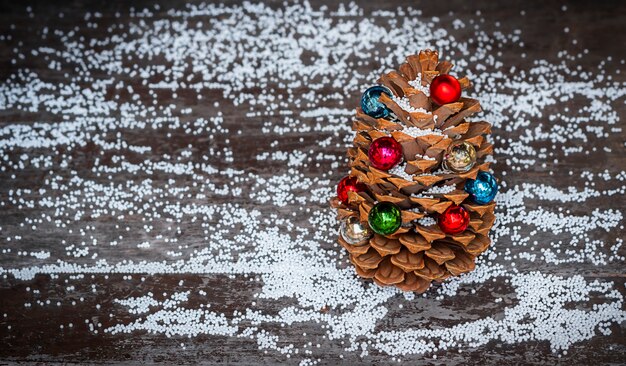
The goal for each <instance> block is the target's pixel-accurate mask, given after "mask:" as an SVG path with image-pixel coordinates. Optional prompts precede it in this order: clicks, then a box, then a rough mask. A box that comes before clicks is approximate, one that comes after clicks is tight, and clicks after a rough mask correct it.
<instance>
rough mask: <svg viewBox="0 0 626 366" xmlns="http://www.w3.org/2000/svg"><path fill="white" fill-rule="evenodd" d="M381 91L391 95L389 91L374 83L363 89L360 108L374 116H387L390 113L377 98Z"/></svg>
mask: <svg viewBox="0 0 626 366" xmlns="http://www.w3.org/2000/svg"><path fill="white" fill-rule="evenodd" d="M382 93H385V94H387V96H389V97H391V91H390V90H389V89H388V88H386V87H384V86H382V85H376V86H373V87H371V88H369V89H367V90H366V91H365V93H363V95H362V96H361V109H362V110H363V113H365V114H367V115H368V116H370V117H374V118H387V117H388V116H389V114H390V113H391V112H390V111H389V109H388V108H387V107H386V106H385V105H384V104H383V103H381V102H380V101H379V100H378V99H379V98H380V95H381V94H382Z"/></svg>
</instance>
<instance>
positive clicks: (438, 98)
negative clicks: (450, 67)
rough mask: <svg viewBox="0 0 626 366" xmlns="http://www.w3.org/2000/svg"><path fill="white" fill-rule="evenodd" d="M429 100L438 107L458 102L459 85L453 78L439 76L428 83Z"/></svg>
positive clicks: (459, 94)
mask: <svg viewBox="0 0 626 366" xmlns="http://www.w3.org/2000/svg"><path fill="white" fill-rule="evenodd" d="M430 98H431V99H432V100H433V102H435V103H437V104H439V105H444V104H448V103H454V102H458V101H459V98H461V84H459V81H458V80H457V79H456V78H455V77H454V76H451V75H448V74H444V75H439V76H437V77H436V78H434V79H433V81H432V82H431V83H430Z"/></svg>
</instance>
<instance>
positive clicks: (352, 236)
mask: <svg viewBox="0 0 626 366" xmlns="http://www.w3.org/2000/svg"><path fill="white" fill-rule="evenodd" d="M339 233H340V234H341V237H342V238H343V240H344V241H345V242H346V243H348V244H350V245H355V246H361V245H365V244H367V241H368V240H369V238H371V237H372V235H373V233H372V230H371V229H370V228H369V227H368V226H367V225H363V224H362V223H361V221H359V219H358V218H356V217H354V216H349V217H346V218H344V219H343V220H341V226H340V227H339Z"/></svg>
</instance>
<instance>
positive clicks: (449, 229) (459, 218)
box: [437, 205, 470, 235]
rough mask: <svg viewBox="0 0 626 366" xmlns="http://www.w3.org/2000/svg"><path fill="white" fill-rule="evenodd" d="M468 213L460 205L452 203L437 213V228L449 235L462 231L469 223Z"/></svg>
mask: <svg viewBox="0 0 626 366" xmlns="http://www.w3.org/2000/svg"><path fill="white" fill-rule="evenodd" d="M469 221H470V215H469V213H468V212H467V211H466V210H465V209H464V208H463V207H461V206H456V205H452V206H450V207H448V208H447V209H446V210H445V211H444V212H443V213H442V214H441V215H439V220H438V221H437V223H438V224H439V228H441V230H442V231H443V232H444V233H446V234H450V235H455V234H459V233H462V232H463V231H465V229H467V225H469Z"/></svg>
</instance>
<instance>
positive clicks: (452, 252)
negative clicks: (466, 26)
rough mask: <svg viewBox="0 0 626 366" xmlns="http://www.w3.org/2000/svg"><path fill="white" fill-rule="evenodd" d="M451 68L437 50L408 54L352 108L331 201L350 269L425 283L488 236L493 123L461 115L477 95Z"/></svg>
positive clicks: (462, 263) (412, 284)
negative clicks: (344, 163)
mask: <svg viewBox="0 0 626 366" xmlns="http://www.w3.org/2000/svg"><path fill="white" fill-rule="evenodd" d="M451 69H452V64H451V63H449V62H447V61H441V62H440V61H439V57H438V53H437V52H436V51H430V50H426V51H421V52H420V53H419V55H412V56H409V57H408V58H407V60H406V62H405V63H404V64H402V65H401V66H400V68H399V70H398V71H392V72H390V73H387V74H385V75H383V76H382V77H381V78H380V79H379V80H378V82H379V85H377V86H374V87H371V88H369V89H368V90H366V91H365V93H364V94H363V97H362V100H361V107H360V108H357V111H356V118H355V120H354V122H353V129H354V130H355V131H356V135H355V137H354V140H353V142H354V146H353V147H351V148H350V149H349V150H348V157H349V161H350V175H349V176H348V177H346V178H344V179H343V180H342V181H341V182H340V184H339V186H338V189H337V193H338V195H337V198H334V199H333V200H332V202H331V205H332V206H333V207H335V208H337V211H338V218H339V220H340V221H341V229H340V235H339V243H340V244H341V245H342V246H343V247H344V248H345V249H346V250H347V251H348V252H349V254H350V261H351V262H352V263H353V264H354V266H355V268H356V272H357V274H358V275H359V276H361V277H364V278H368V279H373V281H374V282H376V283H377V284H379V285H381V286H390V285H394V286H397V287H398V288H400V289H402V290H405V291H416V292H424V291H426V290H427V289H428V288H429V286H430V284H431V282H432V281H443V280H445V279H446V278H448V277H450V276H458V275H460V274H462V273H466V272H469V271H472V270H473V269H474V267H475V264H474V262H475V259H476V257H477V256H478V255H479V254H480V253H482V252H484V251H485V250H486V249H487V248H488V247H489V244H490V240H489V237H488V234H489V230H490V229H491V227H492V225H493V223H494V221H495V216H494V208H495V202H493V198H494V196H495V194H496V192H497V189H498V185H497V182H496V180H495V178H494V177H493V175H491V174H490V173H489V164H490V159H489V156H490V155H491V154H492V152H493V146H492V144H491V143H490V142H489V141H487V139H486V136H487V135H488V134H489V133H490V132H491V125H490V124H489V123H488V122H484V121H478V122H469V121H467V118H468V117H470V116H472V115H474V114H476V113H477V112H480V111H481V108H480V104H479V102H478V101H477V100H475V99H471V98H466V97H463V96H462V91H463V90H465V89H467V88H469V87H470V82H469V80H468V79H467V78H466V77H463V78H461V79H456V78H455V77H453V76H451V75H449V74H448V73H449V72H450V70H451Z"/></svg>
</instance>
